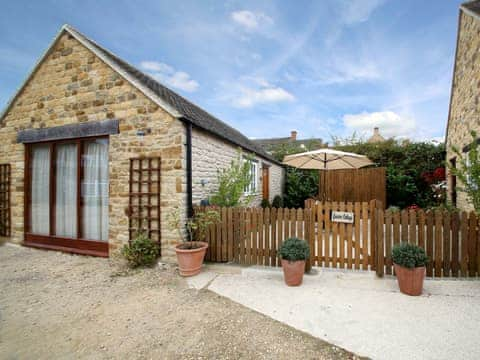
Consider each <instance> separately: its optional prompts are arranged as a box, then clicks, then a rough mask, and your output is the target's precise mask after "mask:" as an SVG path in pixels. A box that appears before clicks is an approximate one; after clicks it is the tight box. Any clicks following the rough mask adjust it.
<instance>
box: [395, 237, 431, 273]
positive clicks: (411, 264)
mask: <svg viewBox="0 0 480 360" xmlns="http://www.w3.org/2000/svg"><path fill="white" fill-rule="evenodd" d="M392 259H393V262H394V263H395V264H397V265H400V266H403V267H406V268H409V269H413V268H417V267H422V266H425V265H426V264H427V263H428V256H427V255H426V254H425V250H424V249H422V248H421V247H419V246H417V245H414V244H409V243H401V244H398V245H395V246H394V247H393V250H392Z"/></svg>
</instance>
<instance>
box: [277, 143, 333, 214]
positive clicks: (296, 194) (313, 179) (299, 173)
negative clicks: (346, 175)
mask: <svg viewBox="0 0 480 360" xmlns="http://www.w3.org/2000/svg"><path fill="white" fill-rule="evenodd" d="M302 143H303V146H301V145H300V144H299V143H298V142H291V143H283V144H279V145H276V146H273V147H272V148H271V149H270V151H271V153H272V156H273V157H274V158H276V159H277V160H278V161H283V158H284V157H285V156H287V155H292V154H298V153H302V152H306V151H313V150H317V149H319V148H321V147H326V146H327V144H324V143H322V142H321V141H318V140H315V139H312V140H306V141H303V142H302ZM318 180H319V179H318V170H305V169H296V168H292V167H287V168H286V173H285V196H284V198H283V204H282V205H284V206H285V207H288V208H303V206H304V201H305V200H306V199H308V198H310V197H313V196H316V195H317V194H318Z"/></svg>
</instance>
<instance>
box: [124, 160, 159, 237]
mask: <svg viewBox="0 0 480 360" xmlns="http://www.w3.org/2000/svg"><path fill="white" fill-rule="evenodd" d="M160 168H161V159H160V158H159V157H151V158H134V159H130V183H129V211H128V215H129V219H128V221H129V236H130V240H132V239H133V238H134V237H135V235H136V234H137V233H138V232H140V231H142V232H145V233H146V234H147V235H148V237H149V238H150V239H152V240H153V241H156V242H158V244H159V245H160V236H161V232H160V230H161V228H160Z"/></svg>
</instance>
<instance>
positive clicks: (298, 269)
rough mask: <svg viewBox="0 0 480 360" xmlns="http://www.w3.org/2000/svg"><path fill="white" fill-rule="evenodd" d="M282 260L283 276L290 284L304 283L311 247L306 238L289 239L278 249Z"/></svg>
mask: <svg viewBox="0 0 480 360" xmlns="http://www.w3.org/2000/svg"><path fill="white" fill-rule="evenodd" d="M278 254H279V256H280V259H281V262H282V268H283V276H284V279H285V283H286V284H287V285H288V286H298V285H300V284H301V283H302V280H303V273H304V272H305V260H307V259H308V257H309V256H310V248H309V247H308V244H307V242H306V241H305V240H300V239H297V238H289V239H287V240H286V241H285V242H284V243H283V244H282V246H281V247H280V250H279V251H278Z"/></svg>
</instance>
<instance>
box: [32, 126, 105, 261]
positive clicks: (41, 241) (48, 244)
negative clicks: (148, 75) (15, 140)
mask: <svg viewBox="0 0 480 360" xmlns="http://www.w3.org/2000/svg"><path fill="white" fill-rule="evenodd" d="M96 139H109V137H108V135H106V136H91V137H82V138H72V139H64V140H52V141H40V142H34V143H26V144H25V148H24V149H25V163H24V166H25V167H24V169H25V174H24V227H23V231H24V239H23V245H25V246H29V247H36V248H43V249H50V250H59V251H63V252H70V253H76V254H83V255H93V256H99V257H108V256H109V242H108V239H107V241H98V240H90V239H85V238H83V237H82V206H83V204H82V199H81V198H82V197H81V186H82V179H83V169H82V166H81V165H82V155H83V142H84V141H89V140H96ZM62 143H76V144H77V200H76V206H77V237H76V238H68V237H62V236H56V235H55V215H56V213H55V195H56V194H55V191H56V169H55V146H56V145H57V144H62ZM38 144H48V145H49V146H50V172H49V187H50V201H49V204H50V206H49V212H50V216H49V219H50V231H49V235H40V234H33V233H32V232H31V231H30V226H31V222H30V213H31V186H32V177H31V172H30V165H31V164H30V162H31V151H32V147H33V146H35V145H38ZM109 196H110V194H109Z"/></svg>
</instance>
